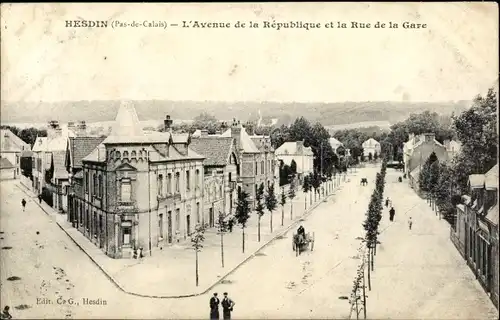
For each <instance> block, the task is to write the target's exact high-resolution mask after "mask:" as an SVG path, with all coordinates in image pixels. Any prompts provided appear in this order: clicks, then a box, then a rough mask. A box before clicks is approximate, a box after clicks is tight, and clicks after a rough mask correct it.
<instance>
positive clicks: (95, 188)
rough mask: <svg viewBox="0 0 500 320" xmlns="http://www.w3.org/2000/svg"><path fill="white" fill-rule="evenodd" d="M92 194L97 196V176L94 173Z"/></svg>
mask: <svg viewBox="0 0 500 320" xmlns="http://www.w3.org/2000/svg"><path fill="white" fill-rule="evenodd" d="M91 193H92V196H97V176H96V175H95V173H94V174H92V191H91Z"/></svg>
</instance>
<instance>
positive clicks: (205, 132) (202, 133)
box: [201, 129, 208, 137]
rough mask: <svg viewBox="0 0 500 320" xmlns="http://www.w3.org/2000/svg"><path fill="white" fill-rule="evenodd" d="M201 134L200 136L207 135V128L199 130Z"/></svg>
mask: <svg viewBox="0 0 500 320" xmlns="http://www.w3.org/2000/svg"><path fill="white" fill-rule="evenodd" d="M201 136H202V137H206V136H208V130H206V129H203V130H201Z"/></svg>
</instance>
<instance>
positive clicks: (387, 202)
mask: <svg viewBox="0 0 500 320" xmlns="http://www.w3.org/2000/svg"><path fill="white" fill-rule="evenodd" d="M389 201H390V200H389V197H387V199H385V206H386V207H389Z"/></svg>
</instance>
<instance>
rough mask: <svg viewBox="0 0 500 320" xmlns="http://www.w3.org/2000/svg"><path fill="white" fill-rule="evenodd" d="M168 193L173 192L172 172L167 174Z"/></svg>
mask: <svg viewBox="0 0 500 320" xmlns="http://www.w3.org/2000/svg"><path fill="white" fill-rule="evenodd" d="M167 193H168V194H172V174H171V173H169V174H168V175H167Z"/></svg>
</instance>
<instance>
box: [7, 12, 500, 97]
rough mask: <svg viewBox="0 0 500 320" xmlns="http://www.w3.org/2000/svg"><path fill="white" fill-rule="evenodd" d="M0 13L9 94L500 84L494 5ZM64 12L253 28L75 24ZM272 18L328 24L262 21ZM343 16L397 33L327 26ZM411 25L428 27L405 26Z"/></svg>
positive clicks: (459, 93) (388, 93)
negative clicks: (271, 25) (269, 25)
mask: <svg viewBox="0 0 500 320" xmlns="http://www.w3.org/2000/svg"><path fill="white" fill-rule="evenodd" d="M1 12H2V26H1V28H2V29H1V30H2V35H1V59H2V64H1V71H2V75H1V77H2V78H1V81H2V83H1V84H2V86H1V94H2V100H6V101H36V102H38V101H47V102H51V101H64V100H115V99H120V100H128V99H132V100H150V99H157V100H193V101H204V100H212V101H278V102H290V101H296V102H341V101H388V100H391V101H450V100H470V99H472V98H473V97H474V96H476V95H477V94H478V93H481V94H483V93H485V92H486V90H487V88H488V87H490V86H492V84H493V83H494V82H495V81H496V80H497V79H498V7H497V6H496V4H494V3H425V4H421V3H380V4H378V3H370V4H368V3H287V4H285V3H281V4H279V3H264V4H257V3H247V4H192V3H191V4H98V3H93V4H55V3H50V4H2V10H1ZM67 19H69V20H76V19H85V20H109V21H116V20H120V21H122V22H123V21H126V22H131V21H137V22H140V23H142V21H144V20H147V21H167V22H168V23H178V24H182V21H183V20H186V21H195V20H197V21H203V22H222V21H223V22H230V23H231V25H234V24H235V23H236V22H237V21H238V20H240V21H242V22H245V23H246V24H247V28H239V29H236V28H234V27H232V28H230V29H193V28H189V29H183V28H180V27H168V28H167V29H163V28H144V27H139V28H121V29H120V28H111V27H110V28H92V29H90V28H66V27H65V20H67ZM273 19H274V20H275V21H279V22H288V21H303V22H313V23H320V24H321V28H320V29H311V30H305V29H282V30H274V29H264V28H262V25H263V22H264V21H270V22H272V21H273ZM248 21H254V22H258V23H259V24H260V26H261V27H260V28H248ZM337 21H342V22H346V23H347V25H348V26H350V25H351V21H357V22H366V23H371V24H372V25H373V24H374V23H376V22H377V21H380V22H382V23H386V24H388V23H389V21H392V22H396V23H399V28H398V29H390V28H387V27H386V28H385V29H375V28H371V29H353V28H346V29H338V28H334V29H327V28H325V24H326V23H329V22H334V24H335V23H336V22H337ZM404 21H408V22H414V23H425V24H427V28H426V29H403V28H402V26H401V24H402V22H404Z"/></svg>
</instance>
